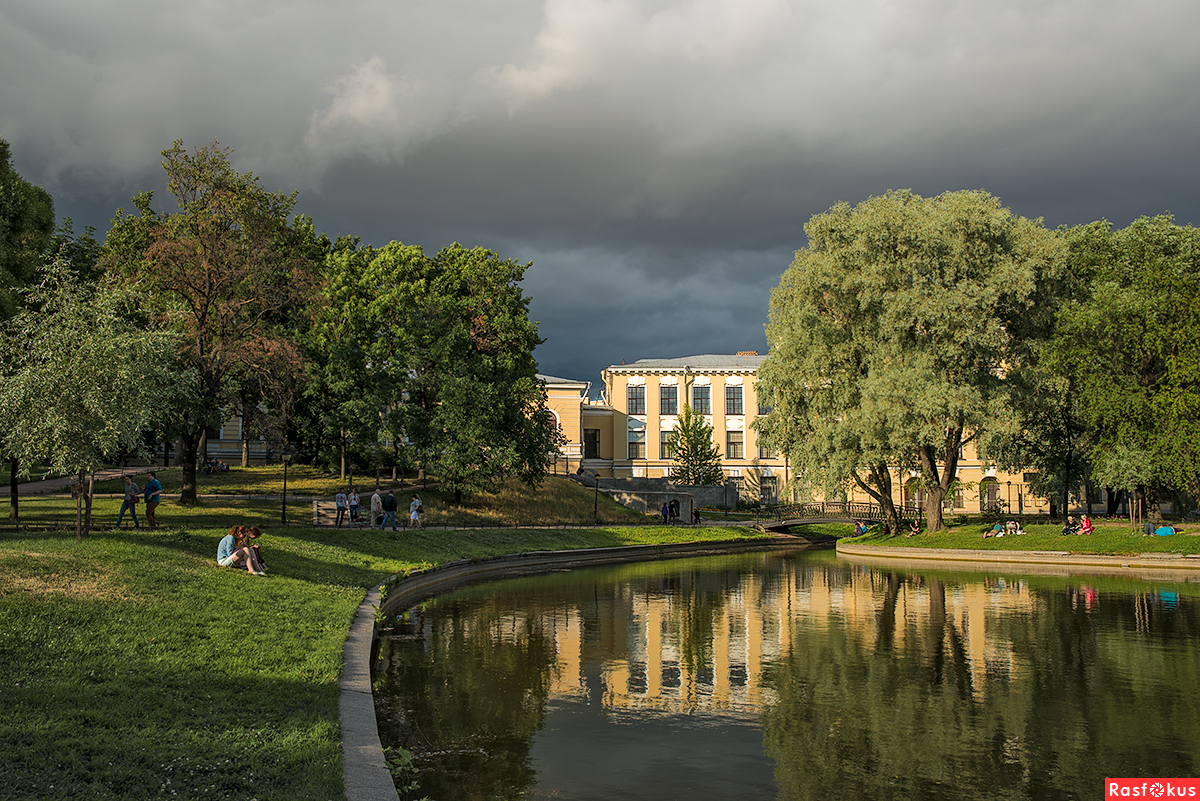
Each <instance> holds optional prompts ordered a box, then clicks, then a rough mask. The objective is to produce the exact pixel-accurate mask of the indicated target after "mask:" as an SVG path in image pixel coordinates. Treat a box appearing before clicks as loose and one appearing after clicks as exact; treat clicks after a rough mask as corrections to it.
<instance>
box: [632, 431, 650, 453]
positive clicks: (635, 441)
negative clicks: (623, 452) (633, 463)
mask: <svg viewBox="0 0 1200 801" xmlns="http://www.w3.org/2000/svg"><path fill="white" fill-rule="evenodd" d="M629 458H630V459H645V458H646V432H645V431H630V432H629Z"/></svg>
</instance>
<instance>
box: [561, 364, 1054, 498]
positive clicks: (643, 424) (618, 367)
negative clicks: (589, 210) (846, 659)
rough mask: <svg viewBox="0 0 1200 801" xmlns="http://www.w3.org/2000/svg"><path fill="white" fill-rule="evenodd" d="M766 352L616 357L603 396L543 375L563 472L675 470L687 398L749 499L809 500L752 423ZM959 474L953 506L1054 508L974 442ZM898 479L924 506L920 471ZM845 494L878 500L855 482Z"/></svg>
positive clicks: (759, 408)
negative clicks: (560, 441)
mask: <svg viewBox="0 0 1200 801" xmlns="http://www.w3.org/2000/svg"><path fill="white" fill-rule="evenodd" d="M765 359H766V357H765V356H760V355H758V353H756V352H753V351H746V352H741V353H738V354H736V355H733V356H727V355H719V354H716V355H714V354H707V355H700V356H687V357H683V358H678V359H641V360H639V361H636V362H633V363H631V364H611V365H609V366H608V367H606V368H604V370H603V372H602V373H601V376H602V378H603V381H604V388H603V391H602V393H601V396H600V399H599V400H598V401H594V400H592V399H590V398H589V392H590V389H591V384H590V383H588V382H583V381H569V380H565V379H558V378H550V377H548V376H541V377H540V378H541V379H542V381H543V383H544V384H545V387H546V396H547V400H548V405H549V406H550V409H551V411H553V412H554V415H555V417H556V418H557V420H558V423H559V426H560V428H561V430H562V432H563V434H564V436H565V437H566V439H567V444H566V445H565V446H564V447H563V449H562V452H561V454H560V463H559V465H558V472H573V471H575V470H578V469H580V468H583V469H588V470H593V471H595V473H596V474H597V475H599V476H611V477H615V478H636V477H646V478H659V477H663V476H669V475H670V473H671V466H672V455H671V453H670V449H669V447H668V446H667V437H668V436H669V435H670V433H671V431H673V430H674V428H675V426H676V424H677V423H678V419H679V413H680V412H681V411H682V410H683V405H684V403H685V402H686V403H688V404H690V405H691V407H692V409H693V410H695V411H697V412H699V413H701V414H703V415H704V419H705V421H706V422H707V423H708V424H709V425H710V426H712V429H713V443H714V445H716V447H717V449H718V450H719V452H720V453H721V464H722V467H723V468H724V470H725V473H726V475H727V476H729V477H730V478H732V479H734V481H735V482H737V483H738V485H739V487H740V489H741V492H742V498H743V499H746V500H751V501H756V500H761V501H762V502H763V503H775V502H778V501H783V500H808V499H810V498H809V497H808V494H807V493H808V488H807V487H806V485H805V483H804V481H803V476H799V477H797V476H795V475H793V474H792V472H791V470H790V466H789V464H788V460H787V459H786V458H785V456H784V455H783V454H780V453H773V452H771V450H770V449H769V448H765V447H762V446H761V445H760V443H759V440H758V432H757V431H755V430H754V421H755V420H756V419H757V418H758V417H759V416H761V415H765V414H767V413H768V412H769V409H767V408H766V407H765V405H760V404H759V400H758V395H757V393H756V391H755V386H756V383H757V380H758V368H759V367H760V366H761V365H762V363H763V361H764V360H765ZM958 478H959V481H960V483H961V485H962V488H961V489H959V490H958V491H957V492H955V493H952V497H950V498H948V499H947V508H948V509H953V510H957V511H962V512H971V511H974V512H980V511H984V510H987V509H995V510H999V509H1008V510H1011V511H1012V512H1017V513H1023V514H1038V513H1042V514H1045V513H1047V512H1048V509H1049V506H1048V502H1047V501H1046V499H1044V498H1038V497H1034V496H1032V495H1031V494H1030V492H1029V486H1028V477H1027V476H1025V475H1024V474H1009V473H1005V472H1004V471H1001V470H997V469H996V468H994V467H988V466H986V465H985V464H983V462H981V461H980V459H979V458H978V456H977V454H975V452H974V450H973V448H971V447H970V446H968V447H967V449H966V450H965V452H964V454H963V458H962V459H960V460H959V467H958ZM893 479H894V486H895V488H896V489H895V492H896V497H895V499H894V500H895V501H896V502H897V503H901V504H905V505H912V504H920V502H921V501H922V498H921V493H920V490H919V484H920V482H919V479H918V477H917V474H916V472H915V471H910V470H902V469H900V468H896V470H895V471H894V473H893ZM846 500H849V501H862V502H869V501H870V500H871V499H870V497H869V496H867V495H866V493H863V492H861V491H858V490H851V491H849V493H848V495H847V498H846Z"/></svg>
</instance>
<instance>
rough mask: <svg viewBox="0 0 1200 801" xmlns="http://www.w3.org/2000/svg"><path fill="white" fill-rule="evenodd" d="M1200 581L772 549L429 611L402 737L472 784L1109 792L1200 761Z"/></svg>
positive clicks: (606, 793)
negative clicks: (952, 567)
mask: <svg viewBox="0 0 1200 801" xmlns="http://www.w3.org/2000/svg"><path fill="white" fill-rule="evenodd" d="M1197 594H1198V593H1197V587H1196V586H1195V585H1194V584H1184V583H1159V584H1144V583H1141V582H1137V581H1132V580H1128V579H1125V578H1120V577H1094V576H1090V577H1078V578H1072V577H1063V576H1038V575H1025V576H1022V575H1020V574H1014V573H1003V574H1001V573H996V572H991V573H978V572H952V571H946V570H935V569H906V570H898V569H895V568H894V567H877V566H870V565H861V564H850V563H847V562H844V561H839V560H838V559H837V558H836V556H834V555H833V554H829V553H824V554H820V553H818V554H813V553H811V552H807V553H802V554H792V555H786V556H784V555H780V554H778V553H775V554H757V555H755V554H751V555H741V556H731V557H717V558H706V559H703V560H685V561H676V562H656V563H647V564H639V565H627V566H620V567H613V568H604V569H593V570H585V571H574V572H567V573H557V574H551V575H546V576H539V577H534V578H526V579H521V580H516V581H509V582H503V583H497V584H493V585H485V586H481V587H475V588H470V589H466V590H462V591H459V592H456V593H454V594H452V595H448V596H445V597H442V598H439V599H435V600H433V601H430V602H427V603H425V604H422V605H420V606H418V607H416V608H414V609H412V610H409V611H408V612H407V613H406V614H405V616H404V619H403V620H402V621H400V623H399V625H398V626H397V627H396V628H395V630H394V633H393V635H392V636H391V637H390V638H389V640H388V641H387V642H386V643H385V647H384V648H383V649H382V653H381V667H380V669H379V670H378V671H377V675H376V684H377V686H376V698H377V706H378V707H379V713H380V732H381V737H382V738H383V740H384V742H385V744H390V745H399V746H403V747H405V748H408V749H410V750H412V751H413V752H414V754H415V755H416V757H417V760H418V764H419V765H420V766H421V767H422V771H421V774H420V776H419V781H420V783H421V786H422V793H427V794H429V795H430V796H431V797H433V798H436V799H454V798H527V797H556V798H612V797H622V798H647V799H651V798H675V797H680V798H683V797H687V798H718V797H722V798H724V797H737V798H764V799H766V798H786V799H825V798H871V799H877V798H878V799H888V798H896V799H900V798H916V797H920V798H946V799H951V798H964V797H969V796H975V797H981V798H1094V797H1099V795H1100V788H1101V781H1102V779H1103V778H1104V777H1105V776H1190V775H1194V773H1195V771H1196V769H1197V766H1198V765H1200V751H1198V749H1200V745H1198V743H1200V689H1198V688H1200V675H1197V674H1198V673H1200V660H1198V659H1197V656H1200V654H1198V653H1197V642H1196V632H1197V631H1198V628H1197V622H1198V620H1197V614H1198V611H1197V610H1198V605H1197V597H1196V596H1197Z"/></svg>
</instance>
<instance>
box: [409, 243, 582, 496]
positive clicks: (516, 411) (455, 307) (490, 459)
mask: <svg viewBox="0 0 1200 801" xmlns="http://www.w3.org/2000/svg"><path fill="white" fill-rule="evenodd" d="M525 269H526V266H522V265H520V264H518V263H517V262H515V261H513V260H511V259H501V258H500V257H499V255H497V254H496V253H494V252H492V251H490V250H485V249H483V248H474V249H471V250H468V249H466V248H464V247H462V246H461V245H458V244H455V245H452V246H450V247H448V248H444V249H443V250H441V251H440V252H439V253H438V254H437V255H436V256H435V257H433V258H432V259H428V260H427V261H426V263H425V270H424V274H423V275H421V276H419V277H416V276H415V277H414V279H415V280H414V283H413V285H412V288H411V291H412V292H413V293H414V301H413V303H412V306H411V308H410V309H409V311H408V314H409V319H410V320H411V325H410V327H409V328H408V329H407V332H406V333H405V336H401V337H397V338H396V342H397V343H398V344H402V345H403V344H408V345H409V346H410V347H411V348H412V349H411V350H410V351H408V352H407V353H405V354H403V355H404V356H405V357H406V359H407V362H406V366H407V371H408V373H407V375H408V379H407V382H406V383H405V389H406V391H407V396H406V400H405V401H404V403H403V404H402V406H401V407H400V408H399V409H398V410H397V411H399V412H400V419H401V420H402V421H403V424H402V428H403V430H404V432H405V434H406V435H407V436H408V438H409V439H410V440H411V441H412V442H413V443H414V446H415V448H416V450H417V452H418V454H419V455H420V458H421V459H423V461H424V462H425V463H426V464H428V465H429V466H430V467H431V468H432V469H433V471H434V472H435V474H436V475H437V476H438V478H439V480H440V481H441V482H442V485H443V487H446V488H447V489H452V490H454V493H455V498H456V499H461V497H462V493H463V492H471V491H486V490H491V489H493V488H495V487H496V486H498V485H499V484H500V483H501V482H502V481H503V480H504V479H506V478H508V477H510V476H515V477H517V478H520V479H521V480H523V481H525V482H526V483H528V484H531V485H532V484H536V483H538V482H540V481H541V479H542V478H543V477H544V476H545V475H546V471H547V469H548V464H549V460H550V458H551V454H552V453H554V452H555V451H556V450H557V448H558V446H559V443H560V441H561V439H560V438H561V434H560V432H559V431H558V428H557V426H556V425H555V422H554V416H553V415H552V414H551V413H550V410H549V409H548V408H547V406H546V396H545V393H544V391H543V390H542V386H541V384H540V383H539V382H538V380H537V362H536V361H534V358H533V349H534V348H535V347H537V345H538V344H539V343H540V342H541V341H542V340H541V339H539V338H538V335H537V323H535V322H532V321H531V320H530V319H529V298H527V297H525V296H523V295H522V294H521V289H520V281H521V279H522V277H523V276H524V273H525ZM398 355H399V354H398Z"/></svg>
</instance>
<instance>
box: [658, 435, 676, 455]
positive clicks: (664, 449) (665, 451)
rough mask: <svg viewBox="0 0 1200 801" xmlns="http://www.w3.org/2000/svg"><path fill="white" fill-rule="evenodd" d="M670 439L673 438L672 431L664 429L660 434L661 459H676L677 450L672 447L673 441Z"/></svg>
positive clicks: (659, 449)
mask: <svg viewBox="0 0 1200 801" xmlns="http://www.w3.org/2000/svg"><path fill="white" fill-rule="evenodd" d="M670 439H671V432H670V431H663V432H661V433H660V434H659V437H658V458H660V459H674V458H675V450H674V448H672V447H671V443H670V441H669V440H670Z"/></svg>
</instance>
